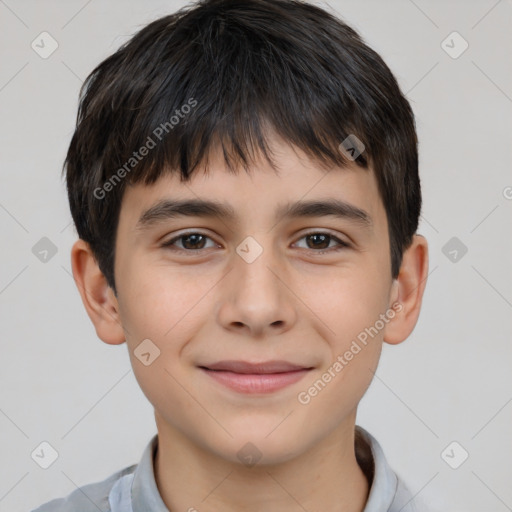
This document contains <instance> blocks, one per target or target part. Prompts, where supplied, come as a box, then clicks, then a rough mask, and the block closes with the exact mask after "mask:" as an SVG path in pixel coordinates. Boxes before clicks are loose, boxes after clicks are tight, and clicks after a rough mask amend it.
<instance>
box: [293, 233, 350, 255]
mask: <svg viewBox="0 0 512 512" xmlns="http://www.w3.org/2000/svg"><path fill="white" fill-rule="evenodd" d="M303 239H306V240H307V242H306V245H307V247H306V249H309V250H312V251H313V252H314V253H316V254H324V253H327V252H334V251H338V250H340V249H344V248H346V247H350V246H349V244H348V243H346V242H344V241H343V240H340V239H339V238H338V237H336V236H334V235H331V234H330V233H324V232H321V231H320V232H319V231H317V232H313V233H307V234H306V235H304V236H303V237H302V238H301V240H303ZM333 241H334V242H336V245H335V246H333V247H332V246H331V247H330V248H329V245H330V244H331V242H333Z"/></svg>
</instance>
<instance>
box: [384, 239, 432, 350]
mask: <svg viewBox="0 0 512 512" xmlns="http://www.w3.org/2000/svg"><path fill="white" fill-rule="evenodd" d="M427 276H428V244H427V240H426V239H425V237H423V236H421V235H414V237H413V241H412V244H411V245H410V247H409V248H408V249H407V250H406V251H405V252H404V254H403V257H402V265H401V266H400V272H399V274H398V277H397V278H396V279H395V280H394V282H393V285H392V291H391V297H390V298H391V304H390V306H391V307H392V308H393V309H394V311H395V316H394V317H393V319H392V320H390V321H389V322H388V324H387V325H386V329H385V331H384V341H385V342H386V343H389V344H391V345H397V344H398V343H401V342H402V341H404V340H405V339H407V337H408V336H409V335H410V334H411V332H412V330H413V329H414V326H415V325H416V322H417V321H418V317H419V314H420V309H421V301H422V298H423V292H424V291H425V285H426V284H427ZM394 304H396V306H393V305H394Z"/></svg>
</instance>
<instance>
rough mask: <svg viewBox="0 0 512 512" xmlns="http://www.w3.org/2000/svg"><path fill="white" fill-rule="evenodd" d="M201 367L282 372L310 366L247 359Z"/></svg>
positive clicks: (240, 371)
mask: <svg viewBox="0 0 512 512" xmlns="http://www.w3.org/2000/svg"><path fill="white" fill-rule="evenodd" d="M201 368H206V369H208V370H225V371H229V372H233V373H282V372H292V371H296V370H309V369H310V368H311V367H310V366H302V365H297V364H293V363H289V362H288V361H263V362H261V363H249V362H247V361H233V360H228V361H218V362H216V363H212V364H208V365H203V366H201Z"/></svg>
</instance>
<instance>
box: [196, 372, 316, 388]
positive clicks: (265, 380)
mask: <svg viewBox="0 0 512 512" xmlns="http://www.w3.org/2000/svg"><path fill="white" fill-rule="evenodd" d="M201 370H202V371H203V372H205V373H207V374H208V375H209V376H210V377H211V378H212V379H215V380H216V381H217V382H220V383H221V384H224V385H225V386H227V387H228V388H231V389H234V390H235V391H238V392H239V393H271V392H273V391H277V390H278V389H282V388H284V387H286V386H289V385H291V384H294V383H295V382H298V381H299V380H300V379H302V377H304V375H306V373H308V372H309V370H307V369H304V370H296V371H293V372H283V373H265V374H253V373H233V372H228V371H224V370H208V369H205V368H201Z"/></svg>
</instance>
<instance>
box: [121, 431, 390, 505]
mask: <svg viewBox="0 0 512 512" xmlns="http://www.w3.org/2000/svg"><path fill="white" fill-rule="evenodd" d="M355 428H356V444H355V450H356V458H357V460H358V462H359V464H360V465H361V466H362V468H363V471H365V474H366V475H367V477H368V478H369V481H371V485H370V492H369V495H368V500H367V502H366V506H365V508H364V511H363V512H382V511H386V510H389V509H390V507H391V505H392V503H393V499H394V497H395V493H396V489H397V486H398V479H397V476H396V475H395V473H394V472H393V470H392V469H391V468H390V466H389V465H388V463H387V461H386V457H385V456H384V452H383V451H382V448H381V446H380V444H379V443H378V441H377V440H376V439H375V438H374V437H373V436H372V435H371V434H370V433H369V432H367V431H366V430H365V429H364V428H362V427H360V426H359V425H356V427H355ZM157 446H158V434H155V435H154V436H153V437H152V439H151V441H150V442H149V443H148V445H147V446H146V448H145V450H144V453H143V455H142V458H141V460H140V462H139V464H138V465H137V468H136V469H135V473H134V476H133V483H132V489H131V497H132V509H133V512H146V511H147V510H151V511H153V512H169V510H168V509H167V507H166V506H165V503H164V502H163V500H162V497H161V496H160V493H159V492H158V487H157V485H156V480H155V473H154V466H153V463H154V456H155V453H156V449H157ZM372 462H373V464H372ZM372 473H373V477H372Z"/></svg>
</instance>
